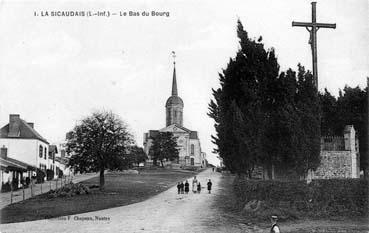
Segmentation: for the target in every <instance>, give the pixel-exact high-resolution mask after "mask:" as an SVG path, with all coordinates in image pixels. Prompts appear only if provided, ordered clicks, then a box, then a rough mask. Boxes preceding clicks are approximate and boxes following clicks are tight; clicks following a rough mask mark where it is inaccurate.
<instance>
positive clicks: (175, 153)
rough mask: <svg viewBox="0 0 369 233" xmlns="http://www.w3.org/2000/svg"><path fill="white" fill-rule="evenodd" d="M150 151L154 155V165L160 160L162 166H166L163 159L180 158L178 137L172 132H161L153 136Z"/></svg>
mask: <svg viewBox="0 0 369 233" xmlns="http://www.w3.org/2000/svg"><path fill="white" fill-rule="evenodd" d="M149 153H150V155H151V156H152V159H153V162H154V165H157V162H158V161H160V163H161V166H164V163H163V161H165V160H167V161H174V160H175V159H178V157H179V150H178V148H177V138H176V137H174V135H173V133H171V132H159V133H158V134H157V135H156V136H155V137H154V138H153V142H152V146H151V147H150V151H149Z"/></svg>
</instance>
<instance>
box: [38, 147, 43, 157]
mask: <svg viewBox="0 0 369 233" xmlns="http://www.w3.org/2000/svg"><path fill="white" fill-rule="evenodd" d="M43 149H44V148H43V147H42V146H41V145H40V148H39V151H38V155H39V156H40V158H42V151H43Z"/></svg>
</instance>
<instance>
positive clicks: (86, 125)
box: [67, 111, 133, 189]
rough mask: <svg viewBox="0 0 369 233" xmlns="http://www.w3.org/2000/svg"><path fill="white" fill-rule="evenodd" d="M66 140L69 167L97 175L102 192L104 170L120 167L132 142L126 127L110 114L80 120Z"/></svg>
mask: <svg viewBox="0 0 369 233" xmlns="http://www.w3.org/2000/svg"><path fill="white" fill-rule="evenodd" d="M67 135H68V137H67V153H69V154H71V158H70V160H69V166H71V167H72V168H73V169H74V170H75V171H77V172H89V171H94V172H98V171H99V172H100V189H103V188H104V183H105V182H104V171H105V169H116V168H118V167H119V166H121V163H122V160H123V159H124V156H125V155H126V149H127V147H128V146H129V145H130V144H131V143H132V142H133V139H132V135H131V134H130V133H129V132H128V130H127V125H126V124H125V123H124V122H123V121H122V120H121V119H120V118H119V117H118V116H117V115H115V114H113V113H112V112H105V111H101V112H94V113H92V115H91V116H88V117H86V118H84V119H82V120H81V122H80V123H79V124H77V125H76V126H75V127H74V129H73V130H72V131H71V132H69V133H68V134H67Z"/></svg>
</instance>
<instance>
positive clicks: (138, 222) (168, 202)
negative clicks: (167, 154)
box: [0, 169, 245, 233]
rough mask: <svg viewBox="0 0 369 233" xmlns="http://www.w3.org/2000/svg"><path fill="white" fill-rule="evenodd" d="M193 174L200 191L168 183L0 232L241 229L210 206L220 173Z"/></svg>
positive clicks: (236, 230) (8, 226)
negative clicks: (120, 202)
mask: <svg viewBox="0 0 369 233" xmlns="http://www.w3.org/2000/svg"><path fill="white" fill-rule="evenodd" d="M197 177H198V180H199V181H200V182H201V184H202V186H203V187H204V188H203V191H202V192H201V194H194V193H192V192H191V193H190V194H188V195H186V194H182V195H178V194H177V189H176V187H172V188H170V189H169V190H167V191H165V192H163V193H161V194H159V195H157V196H154V197H153V198H151V199H149V200H146V201H143V202H140V203H136V204H132V205H128V206H122V207H117V208H112V209H106V210H102V211H95V212H88V213H84V214H79V215H71V216H65V217H60V218H57V219H49V220H39V221H32V222H23V223H13V224H3V225H1V226H0V227H1V232H3V233H5V232H53V233H56V232H186V233H187V232H199V233H200V232H201V233H206V232H211V233H214V232H232V233H234V232H245V231H244V230H241V228H240V227H239V226H238V225H236V226H235V225H233V224H228V223H227V221H225V220H224V219H223V217H222V214H221V213H219V212H218V210H217V209H215V208H213V207H212V206H213V205H212V203H213V201H214V199H215V196H216V195H217V193H218V192H221V191H222V190H221V187H219V186H218V184H219V183H220V180H221V177H222V175H221V174H219V173H216V172H212V171H211V169H209V170H206V171H204V172H202V173H200V174H198V176H197ZM209 178H210V179H211V180H212V182H213V190H212V194H208V193H207V190H206V188H205V186H206V182H207V179H209ZM189 182H190V183H191V182H192V180H189ZM213 223H218V224H213ZM219 223H222V224H219Z"/></svg>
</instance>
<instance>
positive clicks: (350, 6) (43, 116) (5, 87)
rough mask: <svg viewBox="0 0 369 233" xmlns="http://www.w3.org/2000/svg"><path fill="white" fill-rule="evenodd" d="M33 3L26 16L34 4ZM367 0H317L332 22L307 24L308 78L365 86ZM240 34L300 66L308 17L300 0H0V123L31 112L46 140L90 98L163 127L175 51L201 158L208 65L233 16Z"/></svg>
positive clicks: (187, 120)
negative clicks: (314, 37) (313, 31)
mask: <svg viewBox="0 0 369 233" xmlns="http://www.w3.org/2000/svg"><path fill="white" fill-rule="evenodd" d="M70 10H73V11H92V12H95V11H110V12H111V13H118V14H119V12H128V11H134V12H139V13H140V14H141V12H143V11H148V12H149V13H150V14H151V11H156V12H169V17H166V16H130V17H129V16H125V17H123V16H122V17H120V16H119V15H117V16H111V17H102V16H101V17H97V16H95V17H50V16H49V17H42V16H41V11H48V13H49V14H50V12H51V11H70ZM34 12H36V13H37V14H38V16H34ZM368 15H369V8H368V1H367V0H356V1H342V0H324V1H318V3H317V21H318V22H322V23H336V24H337V29H335V30H333V29H320V30H319V32H318V68H319V87H320V89H323V88H325V87H326V88H328V89H329V91H331V92H332V93H334V94H335V95H336V94H337V93H338V89H339V88H341V89H342V88H343V87H344V86H345V85H346V84H348V85H349V86H357V85H360V86H361V87H365V85H366V77H367V76H369V58H368V55H369V50H368V41H369V20H368ZM238 18H240V19H241V21H242V23H243V25H244V28H245V29H246V30H247V31H248V32H249V35H250V36H251V37H252V38H258V37H259V36H260V35H261V36H262V37H263V41H264V43H265V46H266V48H269V47H274V48H275V50H276V54H277V56H278V60H279V63H280V65H281V70H285V69H287V68H289V67H292V68H294V69H296V66H297V63H299V62H300V63H302V64H303V65H304V66H306V67H307V68H308V69H311V51H310V46H309V44H308V40H309V35H308V32H307V31H306V29H304V28H297V27H294V28H292V26H291V22H292V21H307V22H308V21H310V20H311V4H310V1H305V0H280V1H276V0H269V1H267V0H264V1H261V0H259V1H247V0H240V1H230V0H227V1H217V2H216V1H214V0H202V1H199V0H196V1H195V0H180V1H173V0H165V1H164V0H158V1H149V0H130V1H124V3H123V1H117V2H114V1H106V0H104V1H102V0H101V1H52V3H51V1H47V0H43V1H32V2H30V1H27V2H23V1H6V0H0V125H1V126H3V125H5V124H7V123H8V118H9V114H11V113H18V114H20V115H21V118H22V119H24V120H26V121H29V122H34V123H35V128H36V130H37V131H38V132H39V133H40V134H41V135H42V136H43V137H45V138H46V139H47V140H48V141H49V142H51V143H55V142H59V141H61V140H63V139H64V137H65V133H66V132H67V131H69V130H71V129H72V128H73V126H74V125H75V124H76V123H77V122H78V120H80V119H81V118H83V117H85V116H87V115H89V114H90V113H91V112H92V111H93V110H101V109H106V110H112V111H113V112H114V113H116V114H118V115H120V116H121V118H122V119H123V120H124V121H125V122H126V123H127V124H128V125H129V126H130V130H131V132H132V133H133V134H134V136H135V139H136V141H137V144H138V145H139V146H142V137H143V133H144V132H146V131H147V130H149V129H160V128H163V127H165V102H166V100H167V98H168V97H169V96H170V94H171V81H172V72H173V64H172V57H171V51H173V50H174V51H176V54H177V59H176V60H177V66H176V67H177V83H178V92H179V96H180V97H181V98H182V99H183V101H184V126H185V127H187V128H189V129H191V130H197V131H198V132H199V136H200V140H201V146H202V150H203V151H204V152H206V153H207V155H208V158H209V160H210V161H211V162H216V160H215V155H213V154H212V153H211V151H212V148H213V147H214V145H213V144H212V143H211V139H210V135H211V134H214V128H213V124H214V122H213V121H212V119H210V118H209V117H208V116H207V115H206V113H207V112H208V109H207V108H208V107H207V105H208V103H209V100H210V98H211V97H212V96H211V88H217V87H218V86H219V80H218V72H221V70H222V69H223V68H226V64H227V62H228V61H229V58H230V57H234V56H235V54H236V51H237V49H238V39H237V37H236V26H237V19H238Z"/></svg>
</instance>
